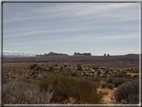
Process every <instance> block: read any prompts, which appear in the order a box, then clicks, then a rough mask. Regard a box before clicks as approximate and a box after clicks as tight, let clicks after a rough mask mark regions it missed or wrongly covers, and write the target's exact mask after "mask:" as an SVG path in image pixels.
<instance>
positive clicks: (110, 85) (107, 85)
mask: <svg viewBox="0 0 142 107" xmlns="http://www.w3.org/2000/svg"><path fill="white" fill-rule="evenodd" d="M101 87H102V88H109V89H113V84H112V83H102V84H101Z"/></svg>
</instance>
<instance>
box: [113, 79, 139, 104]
mask: <svg viewBox="0 0 142 107" xmlns="http://www.w3.org/2000/svg"><path fill="white" fill-rule="evenodd" d="M114 98H115V99H116V101H117V103H121V104H138V103H139V80H138V79H137V80H134V81H131V82H128V83H125V84H122V85H120V86H119V87H118V89H117V90H116V91H115V93H114Z"/></svg>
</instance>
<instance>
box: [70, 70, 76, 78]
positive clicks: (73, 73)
mask: <svg viewBox="0 0 142 107" xmlns="http://www.w3.org/2000/svg"><path fill="white" fill-rule="evenodd" d="M70 75H71V76H75V77H78V73H77V72H75V71H74V72H73V71H72V72H70Z"/></svg>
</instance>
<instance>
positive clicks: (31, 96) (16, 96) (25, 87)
mask: <svg viewBox="0 0 142 107" xmlns="http://www.w3.org/2000/svg"><path fill="white" fill-rule="evenodd" d="M2 97H3V98H2V99H3V100H2V101H3V104H47V103H49V101H50V98H51V97H52V93H49V92H46V91H42V92H41V91H40V88H39V87H37V86H35V85H33V84H31V83H27V82H25V81H22V80H21V81H18V80H17V79H16V80H15V81H13V82H11V83H9V84H4V85H3V96H2Z"/></svg>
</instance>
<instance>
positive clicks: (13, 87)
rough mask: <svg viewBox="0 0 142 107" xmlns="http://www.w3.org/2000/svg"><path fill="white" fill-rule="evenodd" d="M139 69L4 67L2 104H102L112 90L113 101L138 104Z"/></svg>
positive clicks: (77, 66)
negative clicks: (102, 90) (108, 90)
mask: <svg viewBox="0 0 142 107" xmlns="http://www.w3.org/2000/svg"><path fill="white" fill-rule="evenodd" d="M133 72H134V73H138V68H130V69H123V70H122V69H114V68H113V69H112V68H106V67H96V66H94V67H89V66H83V65H81V64H77V65H76V66H72V65H69V64H64V65H59V64H52V65H46V64H41V65H39V64H32V65H29V66H27V67H4V68H3V103H4V104H59V103H60V104H105V102H104V99H103V98H104V97H105V96H107V95H108V92H100V91H98V89H104V90H105V89H110V90H114V89H116V90H115V91H114V93H113V94H112V95H111V99H112V100H113V104H138V103H139V81H138V75H139V74H137V75H130V73H133Z"/></svg>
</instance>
